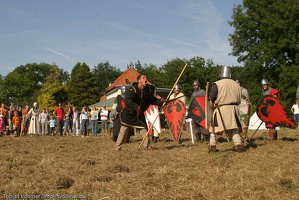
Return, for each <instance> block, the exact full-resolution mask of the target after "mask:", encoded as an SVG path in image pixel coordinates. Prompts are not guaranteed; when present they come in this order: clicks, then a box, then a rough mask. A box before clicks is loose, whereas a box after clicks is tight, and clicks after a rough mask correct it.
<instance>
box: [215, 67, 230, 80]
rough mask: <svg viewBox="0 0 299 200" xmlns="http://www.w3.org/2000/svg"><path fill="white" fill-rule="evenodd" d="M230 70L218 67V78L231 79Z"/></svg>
mask: <svg viewBox="0 0 299 200" xmlns="http://www.w3.org/2000/svg"><path fill="white" fill-rule="evenodd" d="M231 74H232V68H231V67H229V66H225V65H224V66H220V68H219V76H218V78H219V79H221V78H231Z"/></svg>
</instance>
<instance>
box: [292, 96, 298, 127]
mask: <svg viewBox="0 0 299 200" xmlns="http://www.w3.org/2000/svg"><path fill="white" fill-rule="evenodd" d="M291 111H292V113H293V114H294V117H293V118H294V121H295V122H296V125H297V128H299V127H298V126H299V100H298V99H297V100H296V101H295V103H294V104H293V106H292V108H291Z"/></svg>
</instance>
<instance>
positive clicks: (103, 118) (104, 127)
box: [100, 105, 109, 136]
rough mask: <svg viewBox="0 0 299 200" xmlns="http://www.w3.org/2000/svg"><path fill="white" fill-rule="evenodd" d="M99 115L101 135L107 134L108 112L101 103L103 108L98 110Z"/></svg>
mask: <svg viewBox="0 0 299 200" xmlns="http://www.w3.org/2000/svg"><path fill="white" fill-rule="evenodd" d="M100 115H101V124H102V135H103V136H105V135H107V136H108V117H109V112H108V110H107V109H106V105H103V108H102V110H101V112H100Z"/></svg>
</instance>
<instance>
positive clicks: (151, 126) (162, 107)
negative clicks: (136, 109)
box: [137, 64, 188, 150]
mask: <svg viewBox="0 0 299 200" xmlns="http://www.w3.org/2000/svg"><path fill="white" fill-rule="evenodd" d="M187 65H188V64H185V66H184V68H183V69H182V71H181V73H180V75H179V77H178V78H177V80H176V81H175V83H174V84H173V86H172V88H171V90H170V92H169V94H168V96H167V98H166V100H165V102H164V103H163V105H162V106H161V108H160V110H159V113H160V112H161V111H162V110H163V109H164V106H165V104H166V102H167V101H168V99H169V97H170V95H171V93H172V91H173V89H174V87H175V85H176V84H177V83H178V82H179V80H180V78H181V76H182V74H183V73H184V71H185V69H186V67H187ZM158 116H159V115H157V116H156V117H155V119H154V121H153V123H151V124H150V127H149V129H148V131H147V133H146V135H145V136H144V137H143V139H142V141H141V143H140V145H139V146H138V148H137V150H139V149H140V147H141V145H142V144H143V143H144V141H145V138H146V137H147V136H148V134H149V132H150V130H151V129H152V128H153V124H154V123H155V121H156V120H157V118H158Z"/></svg>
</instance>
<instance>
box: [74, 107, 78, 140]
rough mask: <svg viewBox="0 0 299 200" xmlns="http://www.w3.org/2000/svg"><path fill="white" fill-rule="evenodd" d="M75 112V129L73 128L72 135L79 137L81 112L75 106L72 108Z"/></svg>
mask: <svg viewBox="0 0 299 200" xmlns="http://www.w3.org/2000/svg"><path fill="white" fill-rule="evenodd" d="M72 110H73V117H72V119H73V128H72V135H73V136H78V135H79V112H78V110H77V109H76V107H75V106H73V108H72Z"/></svg>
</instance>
